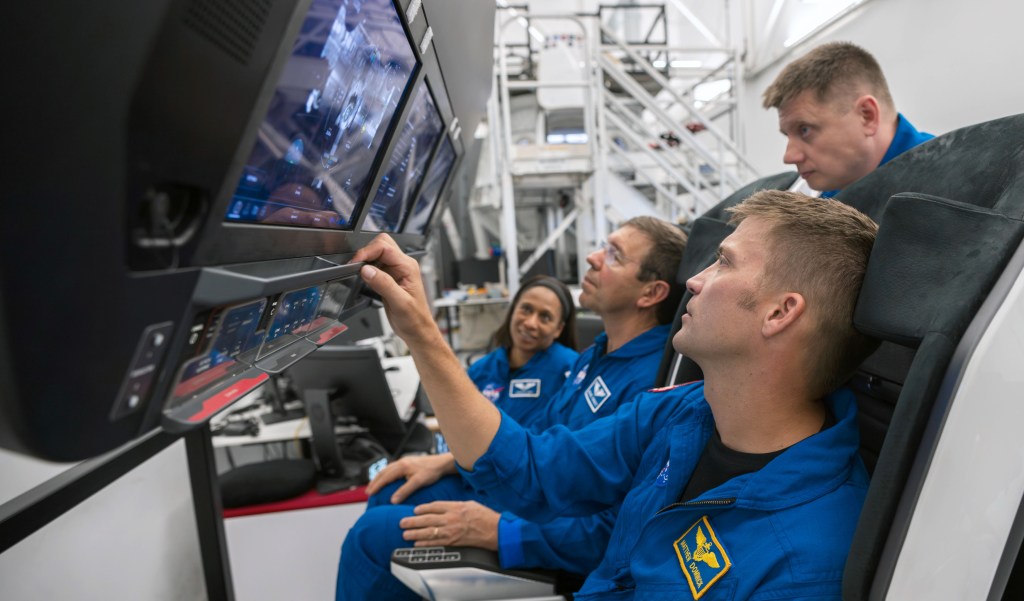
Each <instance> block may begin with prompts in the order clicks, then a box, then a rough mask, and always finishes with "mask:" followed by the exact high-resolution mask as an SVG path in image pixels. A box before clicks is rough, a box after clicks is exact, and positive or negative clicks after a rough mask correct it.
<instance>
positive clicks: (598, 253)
mask: <svg viewBox="0 0 1024 601" xmlns="http://www.w3.org/2000/svg"><path fill="white" fill-rule="evenodd" d="M587 263H588V264H589V265H590V268H591V269H594V270H595V271H596V270H599V269H601V267H602V266H603V265H604V249H601V248H599V249H597V250H595V251H594V252H592V253H590V254H589V255H587Z"/></svg>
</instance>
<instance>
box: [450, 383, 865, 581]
mask: <svg viewBox="0 0 1024 601" xmlns="http://www.w3.org/2000/svg"><path fill="white" fill-rule="evenodd" d="M826 402H827V403H828V404H829V407H830V409H831V410H832V413H833V415H834V416H835V418H836V424H835V425H834V426H832V427H831V428H828V429H826V430H823V431H821V432H819V433H817V434H815V435H813V436H811V437H809V438H806V439H804V440H803V441H801V442H799V443H797V444H795V445H793V446H792V447H790V448H788V449H787V450H785V451H784V452H783V453H782V454H781V455H779V456H778V457H776V458H775V459H773V460H772V461H771V462H769V463H768V464H767V465H766V466H765V467H763V468H762V469H760V470H758V471H756V472H753V473H749V474H745V475H742V476H738V477H736V478H733V479H731V480H729V481H727V482H725V483H724V484H722V485H720V486H718V487H716V488H714V489H711V490H708V491H705V492H704V493H703V494H701V495H699V496H698V497H697V498H695V499H693V500H691V501H688V502H686V503H680V502H678V500H679V498H680V496H681V495H682V492H683V490H684V489H685V486H686V484H687V482H688V481H689V478H690V475H691V473H692V471H693V469H694V467H695V465H696V463H697V460H698V458H699V457H700V454H701V451H702V449H703V448H704V445H705V444H706V443H707V440H708V438H709V437H710V436H711V435H712V433H713V432H714V418H713V416H712V414H711V409H710V407H709V406H708V405H707V402H706V401H705V400H704V386H703V382H696V383H692V384H684V385H680V386H676V387H673V388H669V389H662V390H657V391H651V392H649V393H646V394H644V395H641V396H640V397H639V398H638V399H636V400H635V401H634V402H633V403H630V404H628V405H626V406H624V407H622V408H620V409H619V410H618V412H616V414H615V415H614V416H612V417H610V418H608V419H605V420H601V421H599V422H596V423H594V424H592V425H590V426H588V427H586V428H583V429H582V430H578V431H570V430H568V429H566V428H562V427H557V426H556V427H554V428H551V429H549V430H547V431H545V432H544V433H543V434H536V433H531V432H528V431H526V430H524V429H523V428H522V427H520V426H519V425H518V424H516V423H515V422H513V421H511V420H506V421H503V422H502V423H501V426H500V427H499V429H498V432H497V434H496V436H495V438H494V440H493V441H492V442H491V446H490V447H489V449H488V450H487V452H486V453H484V455H483V456H482V457H481V458H480V459H479V460H477V462H476V464H475V465H474V467H473V471H472V472H467V471H465V470H462V473H463V475H464V477H465V478H466V479H467V480H468V481H469V482H470V483H471V484H472V485H473V486H474V487H476V488H477V489H478V490H480V491H482V494H484V493H483V491H486V496H488V497H489V498H492V499H495V500H496V501H498V502H500V503H502V504H503V505H505V506H506V507H507V508H508V509H510V510H512V511H515V512H516V513H518V514H519V515H523V516H527V517H529V518H531V519H535V520H545V519H551V518H553V517H555V516H560V515H571V514H586V513H591V512H594V511H600V510H602V509H604V508H606V507H615V506H617V507H619V512H618V519H617V521H616V523H615V527H614V530H613V532H612V537H611V541H610V542H609V544H608V548H607V550H606V553H605V557H604V560H603V561H602V562H601V565H600V566H598V568H597V569H596V570H595V571H594V572H592V573H591V574H590V576H589V577H588V578H587V581H586V582H585V583H584V585H583V588H582V589H581V590H580V592H579V593H577V594H576V595H575V598H576V599H577V601H591V600H594V599H613V600H617V601H618V600H625V599H635V600H653V599H667V598H672V599H693V598H697V597H698V596H699V597H700V599H701V601H714V600H716V599H747V598H750V597H751V596H753V595H755V594H757V595H758V596H759V598H760V597H763V598H765V599H818V598H835V599H838V598H839V597H840V591H841V584H842V582H841V581H842V574H843V567H844V565H845V562H846V556H847V553H848V552H849V549H850V543H851V541H852V539H853V532H854V529H855V528H856V525H857V519H858V516H859V514H860V510H861V507H862V505H863V502H864V497H865V495H866V493H867V486H868V475H867V470H866V469H865V468H864V464H863V462H862V461H861V459H860V456H859V454H858V449H859V446H860V437H859V432H858V429H857V420H856V403H855V401H854V398H853V394H852V393H851V392H850V391H849V390H847V389H840V390H839V391H836V392H835V393H833V394H831V395H829V396H828V397H827V398H826ZM517 451H518V452H517ZM567 467H568V469H567Z"/></svg>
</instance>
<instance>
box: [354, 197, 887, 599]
mask: <svg viewBox="0 0 1024 601" xmlns="http://www.w3.org/2000/svg"><path fill="white" fill-rule="evenodd" d="M730 210H731V211H732V212H733V213H734V215H733V218H732V222H733V223H735V224H737V229H736V231H735V232H734V233H733V234H732V235H730V236H729V237H728V238H726V239H725V240H724V241H723V242H722V244H721V246H720V247H719V259H718V261H717V262H716V263H714V264H713V265H711V266H710V267H708V268H707V269H706V270H704V271H703V272H701V273H700V274H698V275H696V276H694V277H693V278H691V279H690V280H689V281H688V282H687V287H688V289H689V290H690V292H691V293H692V294H693V297H692V299H691V300H690V301H689V303H688V304H687V312H686V314H684V315H683V317H682V327H681V329H680V330H679V332H678V334H677V335H676V336H675V337H674V339H673V345H674V346H675V348H676V350H678V351H679V352H681V353H683V354H685V355H686V356H688V357H690V358H692V359H693V360H694V361H696V362H697V364H698V365H700V367H701V368H702V370H703V373H704V375H705V380H704V381H703V382H695V383H691V384H684V385H681V386H676V387H673V388H670V389H663V390H655V391H651V392H648V393H644V394H642V395H640V397H639V398H638V399H637V400H635V401H634V402H633V403H628V404H626V405H624V406H622V407H620V408H619V410H618V411H616V413H615V414H614V415H612V416H610V417H608V418H605V419H602V420H599V421H597V422H594V423H592V424H591V425H589V426H587V427H585V428H582V429H580V430H577V431H572V430H570V429H568V428H564V427H561V426H555V427H553V428H550V429H548V430H546V431H545V432H543V433H540V434H538V433H534V432H529V431H527V430H525V429H524V428H522V427H521V426H520V425H518V424H516V423H515V422H513V421H512V420H508V419H503V418H502V415H501V414H500V413H499V412H498V411H497V410H496V409H495V408H494V407H493V405H491V404H490V403H489V402H487V401H486V399H483V398H482V397H481V396H480V394H479V392H477V391H476V390H475V388H474V387H473V385H472V383H471V382H470V381H469V380H468V379H467V378H466V377H465V374H464V373H463V372H462V370H461V367H460V365H459V362H458V360H457V359H456V357H455V356H454V355H453V354H452V353H450V352H447V351H444V352H442V351H440V350H439V349H443V347H444V344H443V338H442V335H441V333H440V331H439V330H438V329H437V327H436V325H435V324H434V322H433V319H432V317H431V314H430V311H429V309H428V307H427V303H426V301H425V297H424V294H423V290H422V283H421V279H420V275H419V271H418V266H417V265H416V262H415V261H414V260H412V259H410V258H408V257H406V256H404V255H403V254H402V253H401V251H400V250H399V248H398V247H397V246H396V245H395V244H394V242H393V241H392V240H390V239H389V238H386V237H378V238H377V239H375V240H374V241H373V242H372V243H371V244H370V245H368V246H367V247H365V248H363V249H361V250H360V251H358V252H357V253H356V254H355V257H354V260H355V261H367V262H370V263H371V265H367V266H364V267H363V268H362V270H361V275H362V277H363V278H364V280H365V281H366V282H367V283H368V285H369V286H370V287H371V288H372V289H373V290H374V291H375V292H377V293H378V294H380V295H381V296H382V297H383V298H384V299H385V304H386V307H387V311H388V317H389V319H390V321H391V324H392V326H393V327H394V329H395V332H396V333H397V334H398V335H399V336H401V337H402V338H403V339H404V340H405V341H406V343H407V344H408V345H409V349H410V351H411V353H412V356H413V358H414V360H415V361H416V365H417V367H418V368H419V370H420V373H421V375H422V379H423V386H424V387H425V389H426V390H427V392H428V394H429V395H430V397H431V399H435V398H436V399H438V401H437V402H436V403H435V404H434V410H435V412H436V415H437V418H438V420H439V422H440V424H441V426H442V427H443V428H444V430H445V432H446V433H447V438H448V444H449V447H450V448H451V450H452V452H453V454H454V456H455V459H456V460H457V462H458V465H459V468H460V471H461V472H462V473H463V475H464V476H465V477H466V478H467V479H468V480H469V482H470V483H471V484H473V485H474V486H475V487H477V488H478V489H479V490H481V491H485V492H486V494H487V495H488V497H490V498H494V499H497V500H498V501H500V502H501V503H502V504H504V505H506V506H507V507H508V508H509V509H510V510H512V511H515V512H517V513H518V514H519V515H523V516H526V517H528V518H530V519H536V520H545V519H550V518H553V517H557V516H563V515H572V514H576V515H580V514H587V513H593V512H596V511H601V510H603V509H605V508H608V507H613V508H617V509H618V518H617V520H616V523H615V526H614V530H613V532H612V537H611V541H610V543H609V545H608V548H607V550H606V552H605V555H604V559H603V561H602V562H601V564H600V566H598V568H597V569H596V570H595V571H594V572H592V573H591V574H590V576H589V577H588V578H587V581H586V582H585V583H584V585H583V588H582V589H581V590H580V592H579V593H577V594H576V596H575V598H576V599H577V600H580V601H582V600H590V599H616V600H620V599H662V598H670V597H671V598H693V599H704V600H714V599H745V598H749V597H751V596H754V595H758V596H763V597H764V598H771V599H797V598H799V599H810V598H838V597H839V596H840V589H841V577H842V573H843V566H844V563H845V560H846V555H847V553H848V551H849V547H850V541H851V539H852V536H853V532H854V529H855V527H856V523H857V519H858V515H859V512H860V508H861V506H862V504H863V500H864V496H865V493H866V490H867V485H868V477H867V472H866V470H865V468H864V465H863V463H862V462H861V460H860V457H859V455H858V448H859V437H858V430H857V424H856V407H855V402H854V398H853V395H852V393H850V392H849V391H848V390H846V389H844V388H840V385H841V384H842V382H843V381H844V380H845V378H846V377H847V376H848V375H849V374H850V373H851V372H852V371H853V369H854V368H855V367H856V366H857V365H858V364H859V363H860V362H861V361H862V360H863V359H864V357H866V356H867V355H868V354H869V353H870V352H871V350H872V349H873V348H874V346H875V343H874V341H872V340H871V339H869V338H867V337H864V336H862V335H861V334H859V333H858V332H856V331H855V330H854V328H853V309H854V305H855V304H856V299H857V294H858V292H859V288H860V284H861V281H862V280H863V275H864V270H865V267H866V265H867V260H868V255H869V254H870V252H871V246H872V244H873V243H874V238H875V232H876V230H877V228H876V226H875V224H874V223H873V222H872V221H871V220H870V219H868V218H867V217H865V216H864V215H862V214H861V213H859V212H857V211H856V210H854V209H852V208H850V207H848V206H846V205H843V204H841V203H838V202H836V201H834V200H825V201H822V200H817V199H813V198H810V197H807V196H805V195H802V194H797V193H793V192H784V191H762V192H758V193H757V194H755V195H753V196H752V197H750V198H749V199H747V200H746V201H744V202H743V203H741V204H740V205H737V206H736V207H734V208H733V209H730ZM410 519H412V520H416V521H417V524H416V525H417V533H418V538H417V540H418V541H422V542H424V543H426V544H429V543H430V541H431V540H433V539H436V538H441V537H443V536H444V535H445V533H444V532H443V529H444V528H445V525H444V524H443V523H441V522H437V521H433V522H432V520H435V518H434V516H432V515H417V516H415V517H414V518H410Z"/></svg>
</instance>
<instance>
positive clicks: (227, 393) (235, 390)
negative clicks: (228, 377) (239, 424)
mask: <svg viewBox="0 0 1024 601" xmlns="http://www.w3.org/2000/svg"><path fill="white" fill-rule="evenodd" d="M269 379H270V376H268V375H267V374H262V373H261V374H259V375H258V376H255V377H252V378H245V379H244V380H239V381H237V382H235V383H234V384H232V385H231V386H229V387H228V388H225V389H224V390H222V391H220V392H218V393H217V394H215V395H213V396H212V397H210V398H208V399H206V400H205V401H203V410H202V411H200V412H199V413H197V414H195V415H193V416H192V417H190V418H188V421H190V422H192V423H196V422H201V421H203V420H205V419H209V418H210V417H211V416H212V415H213V414H214V413H217V412H218V411H220V410H221V409H223V408H224V406H225V405H227V404H228V403H231V402H232V401H234V400H236V399H238V397H240V396H242V395H243V394H246V393H248V392H251V391H253V390H255V388H256V387H257V386H259V385H260V384H262V383H264V382H266V381H267V380H269Z"/></svg>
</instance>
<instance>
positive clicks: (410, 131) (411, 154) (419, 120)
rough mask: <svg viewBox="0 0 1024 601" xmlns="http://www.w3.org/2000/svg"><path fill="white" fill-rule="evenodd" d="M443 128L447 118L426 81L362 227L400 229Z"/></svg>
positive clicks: (381, 229) (414, 102)
mask: <svg viewBox="0 0 1024 601" xmlns="http://www.w3.org/2000/svg"><path fill="white" fill-rule="evenodd" d="M443 130H444V122H442V121H441V115H440V114H438V112H437V106H436V105H435V104H434V99H433V98H431V96H430V90H429V89H428V88H427V86H426V84H424V85H422V86H420V89H419V91H418V92H417V93H416V98H415V100H413V105H412V109H411V110H410V111H409V118H408V120H407V121H406V122H405V125H404V126H403V127H402V132H401V134H400V135H399V138H398V142H396V143H395V148H394V150H393V151H392V152H391V160H390V161H389V162H388V168H387V171H386V172H385V173H384V177H383V178H382V179H381V182H380V187H379V188H377V194H376V196H374V198H373V204H372V205H370V210H369V215H367V217H366V219H365V221H364V222H363V225H362V229H364V230H367V231H373V232H394V231H397V230H398V227H399V225H401V222H402V217H404V216H405V213H406V212H407V211H408V208H409V203H410V202H411V201H412V198H413V194H415V193H416V189H417V188H418V187H419V185H420V182H421V181H423V175H424V172H425V170H426V167H427V161H428V160H430V153H431V152H432V151H433V150H434V146H435V145H436V144H437V141H438V139H439V138H440V137H441V133H442V132H443Z"/></svg>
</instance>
